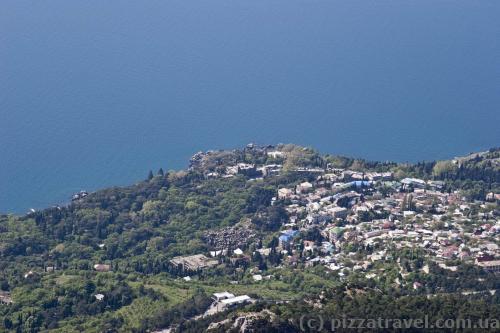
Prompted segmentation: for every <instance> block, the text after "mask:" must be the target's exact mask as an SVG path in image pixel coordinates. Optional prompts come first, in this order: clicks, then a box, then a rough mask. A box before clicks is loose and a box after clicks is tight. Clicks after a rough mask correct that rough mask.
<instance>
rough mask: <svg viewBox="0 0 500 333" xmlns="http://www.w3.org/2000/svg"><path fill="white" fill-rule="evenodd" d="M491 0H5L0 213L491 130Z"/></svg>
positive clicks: (466, 148)
mask: <svg viewBox="0 0 500 333" xmlns="http://www.w3.org/2000/svg"><path fill="white" fill-rule="evenodd" d="M499 17H500V2H499V1H488V0H481V1H465V0H459V1H435V0H432V1H431V0H421V1H400V0H393V1H389V0H387V1H357V0H349V1H347V0H345V1H334V0H225V1H222V0H210V1H208V0H192V1H190V0H162V1H156V0H150V1H122V0H120V1H117V0H106V1H103V0H86V1H67V0H47V1H33V0H32V1H25V0H4V1H2V3H1V4H0V211H2V212H16V213H23V212H25V211H26V210H27V209H29V208H31V207H34V208H42V207H46V206H49V205H53V204H59V203H63V202H65V201H67V200H68V197H69V196H70V195H71V194H72V193H73V192H75V191H78V190H81V189H86V190H94V189H98V188H103V187H106V186H110V185H125V184H130V183H134V182H135V181H137V180H140V179H143V178H144V177H145V176H146V175H147V172H148V170H150V169H153V170H157V169H158V168H160V167H163V168H164V169H179V168H184V167H186V165H187V160H188V159H189V157H190V156H191V155H192V154H193V153H195V152H197V151H199V150H207V149H212V148H214V149H218V148H232V147H238V146H242V145H245V144H246V143H248V142H257V143H279V142H293V143H297V144H302V145H308V146H313V147H315V148H317V149H319V150H320V151H321V152H325V153H326V152H328V153H337V154H345V155H350V156H356V157H364V158H368V159H377V160H396V161H419V160H432V159H443V158H450V157H453V156H456V155H459V154H465V153H468V152H470V151H475V150H482V149H487V148H489V147H492V146H498V145H499V144H500V131H499V124H500V115H499V114H500V42H499V40H500V38H499V36H500V20H499V19H498V18H499Z"/></svg>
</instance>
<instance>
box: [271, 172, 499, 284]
mask: <svg viewBox="0 0 500 333" xmlns="http://www.w3.org/2000/svg"><path fill="white" fill-rule="evenodd" d="M382 188H385V189H390V191H389V192H390V194H387V193H385V194H382V193H381V189H382ZM443 188H444V183H443V182H438V181H425V180H422V179H415V178H405V179H403V180H400V181H394V180H393V177H392V174H391V173H367V174H363V173H360V172H356V171H350V170H341V169H335V170H325V172H324V173H323V174H321V175H318V177H317V180H316V181H314V182H303V183H299V184H297V185H296V186H294V187H285V188H281V189H279V190H278V192H277V196H276V197H275V198H273V204H275V205H283V206H284V207H285V209H286V211H287V212H288V214H289V223H288V224H287V225H286V226H285V228H286V229H285V230H283V231H282V232H281V235H280V237H279V241H280V246H281V247H282V248H284V249H285V248H286V250H285V251H287V252H286V254H287V256H288V258H289V261H290V263H296V262H300V261H302V262H304V261H305V264H306V265H317V264H323V265H325V266H327V267H328V268H330V269H331V270H334V271H339V272H340V273H339V274H340V275H342V274H343V273H342V272H344V271H345V270H348V271H349V270H364V271H366V275H367V277H373V276H372V273H370V272H369V268H370V267H372V266H373V263H374V262H376V261H381V260H386V259H390V258H389V257H390V254H389V252H388V251H387V249H388V248H391V249H396V250H400V249H404V248H407V249H410V250H411V251H415V253H417V252H418V253H425V256H427V257H428V258H430V259H431V260H433V261H436V262H437V263H439V264H440V266H442V267H445V268H447V269H453V268H456V267H454V266H453V264H452V263H453V262H456V261H457V260H458V261H466V262H470V263H475V264H476V265H477V266H478V267H481V268H483V269H485V270H488V271H493V272H498V271H499V270H500V260H499V259H500V247H499V244H500V242H499V235H500V220H499V216H497V215H495V213H496V214H498V210H497V209H496V205H491V204H488V202H468V201H467V200H465V198H462V197H461V196H460V195H459V193H446V192H444V191H443ZM490 198H495V197H494V196H492V195H490ZM490 201H494V200H490ZM497 202H498V201H497ZM313 228H315V229H319V230H320V234H321V236H322V239H320V240H318V239H307V238H304V237H297V235H299V234H304V235H305V234H307V230H309V229H313ZM353 245H356V246H357V247H356V249H359V248H360V247H361V248H362V249H364V250H365V251H364V252H363V253H370V254H367V255H365V256H364V257H360V255H359V251H357V252H356V251H352V252H349V251H350V249H352V248H353V247H352V246H353ZM290 249H292V250H291V253H290ZM419 250H420V251H419ZM304 258H305V259H304ZM346 262H349V263H350V265H349V267H348V266H346V264H345V263H346Z"/></svg>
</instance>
